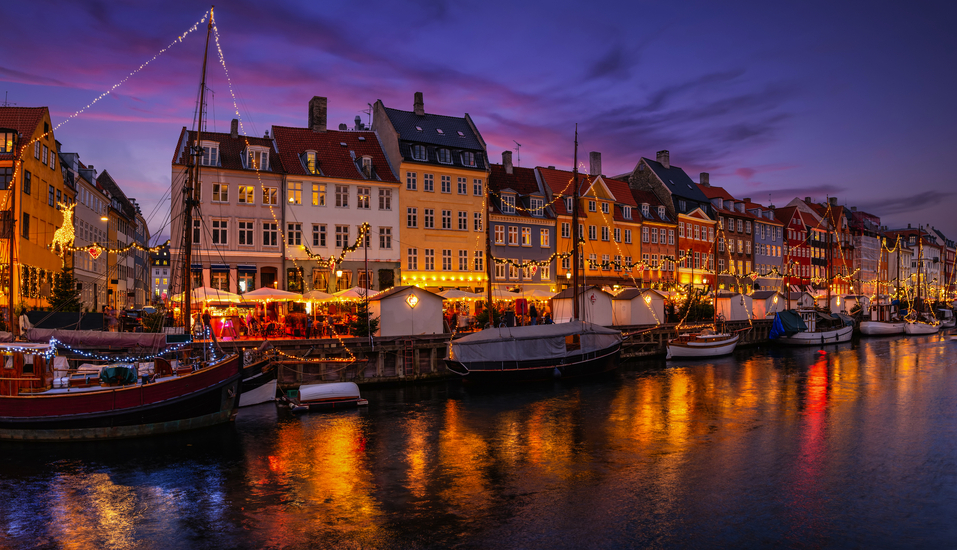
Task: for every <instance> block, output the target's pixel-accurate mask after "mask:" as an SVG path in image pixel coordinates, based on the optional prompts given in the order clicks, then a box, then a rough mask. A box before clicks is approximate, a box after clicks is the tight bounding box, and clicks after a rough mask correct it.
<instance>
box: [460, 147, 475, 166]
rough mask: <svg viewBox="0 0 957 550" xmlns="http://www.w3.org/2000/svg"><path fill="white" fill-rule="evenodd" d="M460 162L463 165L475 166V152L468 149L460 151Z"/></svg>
mask: <svg viewBox="0 0 957 550" xmlns="http://www.w3.org/2000/svg"><path fill="white" fill-rule="evenodd" d="M462 164H463V165H464V166H475V153H470V152H468V151H466V152H464V153H462Z"/></svg>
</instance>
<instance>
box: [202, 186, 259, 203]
mask: <svg viewBox="0 0 957 550" xmlns="http://www.w3.org/2000/svg"><path fill="white" fill-rule="evenodd" d="M254 192H255V187H254V186H252V185H240V186H239V199H238V201H239V204H255V203H256V196H255V194H254ZM213 195H214V196H215V191H214V192H213Z"/></svg>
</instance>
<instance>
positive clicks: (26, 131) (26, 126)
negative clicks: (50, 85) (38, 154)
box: [0, 107, 48, 147]
mask: <svg viewBox="0 0 957 550" xmlns="http://www.w3.org/2000/svg"><path fill="white" fill-rule="evenodd" d="M47 114H48V111H47V108H46V107H0V128H9V129H11V130H16V131H17V132H19V133H20V135H21V136H23V139H24V140H27V139H30V138H32V137H33V133H34V132H36V130H37V127H38V126H40V122H41V121H43V118H44V115H47ZM23 145H24V144H23V143H20V144H19V146H20V147H23Z"/></svg>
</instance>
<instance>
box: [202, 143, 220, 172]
mask: <svg viewBox="0 0 957 550" xmlns="http://www.w3.org/2000/svg"><path fill="white" fill-rule="evenodd" d="M202 147H203V156H202V157H201V158H200V161H199V163H200V164H202V165H203V166H219V143H218V142H216V141H204V142H203V144H202Z"/></svg>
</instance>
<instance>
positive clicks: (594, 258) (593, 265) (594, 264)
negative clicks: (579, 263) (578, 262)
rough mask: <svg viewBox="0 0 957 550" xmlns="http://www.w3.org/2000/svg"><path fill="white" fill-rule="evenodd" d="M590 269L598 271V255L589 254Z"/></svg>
mask: <svg viewBox="0 0 957 550" xmlns="http://www.w3.org/2000/svg"><path fill="white" fill-rule="evenodd" d="M588 268H589V269H598V255H597V254H589V255H588Z"/></svg>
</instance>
